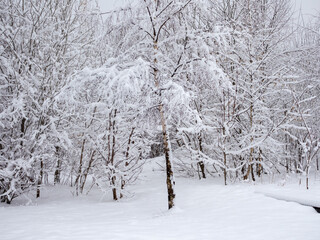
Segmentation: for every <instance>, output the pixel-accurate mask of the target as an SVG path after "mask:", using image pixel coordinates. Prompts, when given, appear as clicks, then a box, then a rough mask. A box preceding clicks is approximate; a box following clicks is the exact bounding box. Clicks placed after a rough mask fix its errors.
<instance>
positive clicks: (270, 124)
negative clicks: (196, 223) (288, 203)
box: [0, 0, 320, 209]
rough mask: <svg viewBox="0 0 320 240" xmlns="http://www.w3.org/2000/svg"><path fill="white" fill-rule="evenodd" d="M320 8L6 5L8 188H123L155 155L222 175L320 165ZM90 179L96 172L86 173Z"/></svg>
mask: <svg viewBox="0 0 320 240" xmlns="http://www.w3.org/2000/svg"><path fill="white" fill-rule="evenodd" d="M319 30H320V16H314V17H313V18H312V21H310V22H309V23H308V24H303V25H301V24H298V23H297V21H294V20H293V10H292V6H291V5H290V1H289V0H258V1H253V0H218V1H213V0H201V1H194V0H139V1H135V2H133V3H132V4H129V5H127V6H125V7H123V8H121V9H119V10H117V11H114V12H109V13H107V14H102V13H101V11H100V10H99V7H98V6H97V5H96V4H95V1H90V0H86V1H84V0H30V1H24V0H3V4H1V6H0V36H1V37H0V43H1V44H0V82H1V88H0V98H1V101H0V121H1V122H0V199H1V201H2V202H6V203H10V202H11V201H12V200H13V199H14V198H16V197H18V196H20V195H21V194H24V193H26V192H30V191H34V192H35V194H36V196H37V197H40V196H41V189H42V187H43V186H45V185H46V184H69V185H70V186H72V187H73V188H74V193H75V194H76V195H79V194H82V193H84V190H85V189H86V188H85V186H86V185H87V189H90V188H91V187H92V186H94V185H96V186H98V187H99V188H100V189H101V190H102V191H103V192H106V193H107V192H110V193H111V194H112V197H113V199H114V200H118V199H120V198H122V197H125V196H126V194H127V190H126V189H127V186H129V185H131V184H133V183H134V182H135V180H136V179H137V178H138V177H139V174H140V173H141V171H142V168H143V165H144V163H145V162H146V159H148V158H150V157H151V156H158V155H164V157H165V164H164V165H165V167H164V169H165V171H166V176H167V177H166V183H167V188H168V208H169V209H170V208H172V207H173V206H174V198H175V192H174V184H175V181H174V174H173V173H174V170H175V172H178V173H179V174H184V175H185V176H189V177H198V178H200V179H201V178H207V177H222V178H223V179H224V183H225V184H228V183H233V182H235V181H246V180H251V181H256V180H257V179H259V178H261V177H262V176H263V175H273V174H286V173H287V174H296V175H297V176H299V178H300V179H301V178H302V177H303V178H305V180H306V187H307V188H309V178H310V173H311V172H312V171H315V172H317V171H319V145H320V121H319V118H320V108H319V106H320V99H319V98H320V86H319V83H320V82H319V79H320V31H319ZM88 179H90V180H88Z"/></svg>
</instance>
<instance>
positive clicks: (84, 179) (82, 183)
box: [80, 151, 96, 194]
mask: <svg viewBox="0 0 320 240" xmlns="http://www.w3.org/2000/svg"><path fill="white" fill-rule="evenodd" d="M95 153H96V151H93V153H92V155H91V158H90V160H89V163H88V167H87V168H86V170H85V171H84V174H83V176H82V177H81V181H80V183H81V185H80V193H81V194H82V193H83V189H84V185H85V184H86V181H87V176H88V173H89V171H90V168H91V166H92V163H93V161H94V155H95Z"/></svg>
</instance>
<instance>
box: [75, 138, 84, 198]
mask: <svg viewBox="0 0 320 240" xmlns="http://www.w3.org/2000/svg"><path fill="white" fill-rule="evenodd" d="M85 144H86V140H85V139H84V140H83V141H82V147H81V154H80V162H79V168H78V175H77V178H76V180H75V182H74V185H75V186H76V195H77V196H78V195H79V180H80V177H81V172H82V164H83V154H84V147H85Z"/></svg>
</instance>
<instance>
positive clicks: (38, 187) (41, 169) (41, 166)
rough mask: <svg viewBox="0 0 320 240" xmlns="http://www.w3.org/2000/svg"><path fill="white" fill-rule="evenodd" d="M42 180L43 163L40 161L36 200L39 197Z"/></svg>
mask: <svg viewBox="0 0 320 240" xmlns="http://www.w3.org/2000/svg"><path fill="white" fill-rule="evenodd" d="M42 178H43V161H42V159H41V160H40V176H39V178H38V186H37V198H39V197H40V187H41V184H42Z"/></svg>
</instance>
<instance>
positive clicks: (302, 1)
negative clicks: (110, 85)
mask: <svg viewBox="0 0 320 240" xmlns="http://www.w3.org/2000/svg"><path fill="white" fill-rule="evenodd" d="M126 1H130V0H98V2H99V3H100V7H101V10H102V11H110V10H112V9H114V8H117V7H121V6H122V5H124V3H125V2H126ZM291 1H292V3H293V4H294V5H295V10H296V11H297V12H298V11H299V9H300V8H301V10H302V12H303V14H313V15H315V14H316V13H317V12H318V13H319V12H320V0H291Z"/></svg>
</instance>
